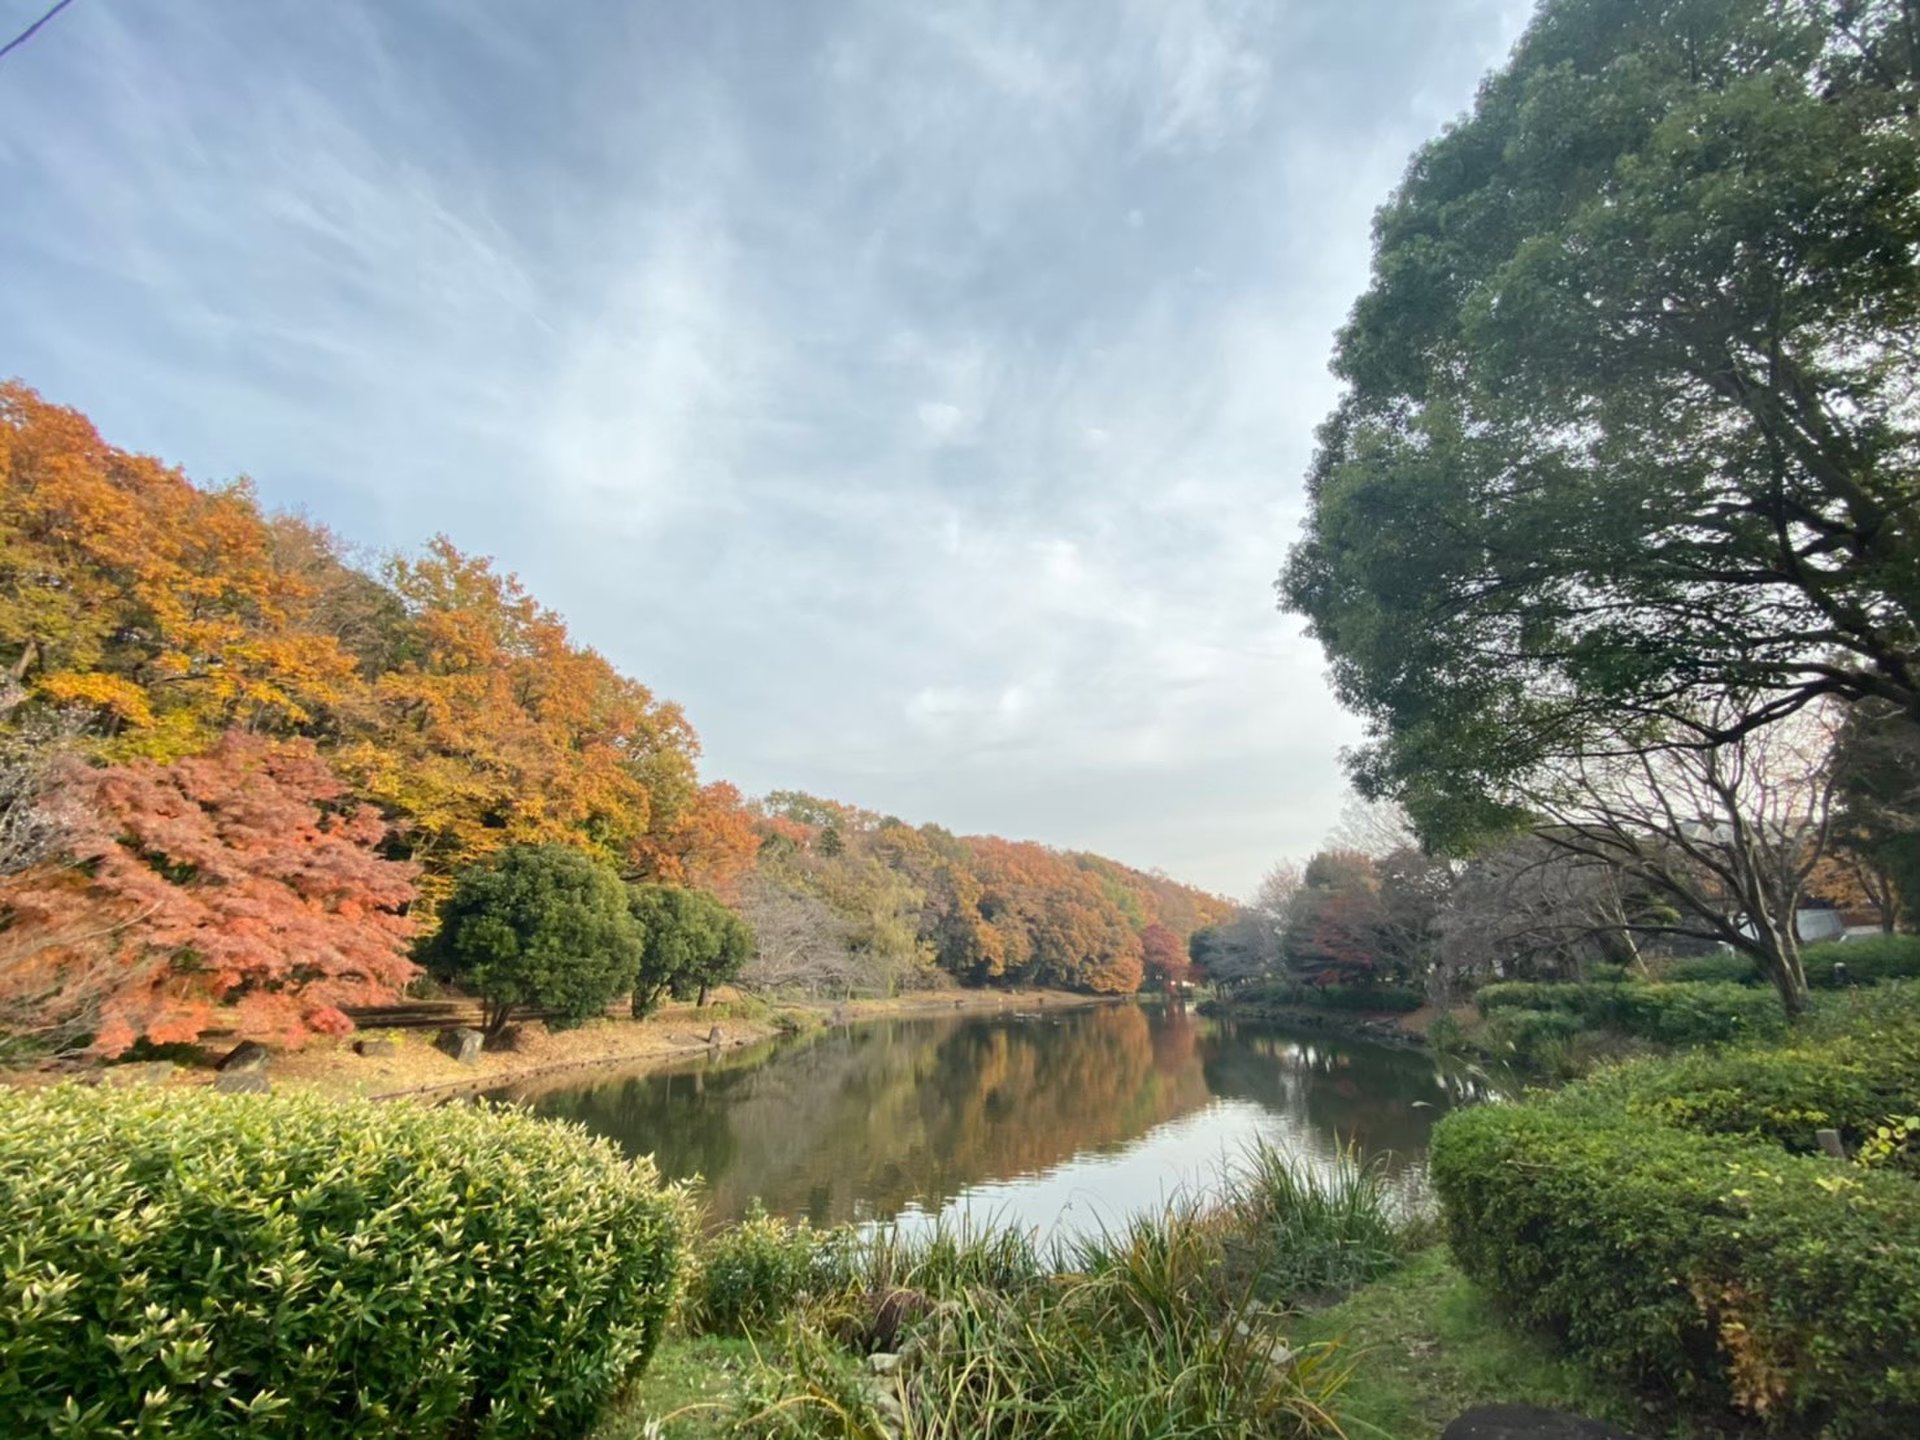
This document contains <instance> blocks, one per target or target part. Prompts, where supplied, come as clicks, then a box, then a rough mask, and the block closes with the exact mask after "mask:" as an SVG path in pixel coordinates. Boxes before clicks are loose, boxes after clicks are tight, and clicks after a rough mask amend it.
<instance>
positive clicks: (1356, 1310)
mask: <svg viewBox="0 0 1920 1440" xmlns="http://www.w3.org/2000/svg"><path fill="white" fill-rule="evenodd" d="M1342 1336H1344V1337H1345V1342H1346V1344H1345V1349H1346V1359H1347V1362H1348V1363H1349V1364H1351V1365H1352V1366H1353V1375H1352V1378H1351V1379H1350V1380H1349V1381H1348V1383H1347V1388H1346V1390H1345V1392H1344V1393H1343V1394H1342V1395H1341V1396H1340V1398H1339V1400H1338V1401H1336V1402H1335V1411H1336V1413H1337V1414H1338V1415H1339V1417H1340V1422H1341V1425H1342V1426H1343V1428H1344V1429H1345V1430H1346V1432H1347V1435H1348V1436H1349V1437H1350V1440H1380V1437H1386V1440H1432V1437H1434V1436H1436V1435H1438V1434H1439V1433H1440V1431H1441V1429H1442V1428H1443V1427H1444V1426H1445V1425H1446V1423H1447V1422H1448V1421H1449V1420H1451V1419H1453V1417H1454V1416H1456V1415H1458V1414H1459V1413H1460V1412H1461V1411H1462V1410H1465V1409H1467V1408H1468V1407H1470V1406H1473V1405H1482V1404H1495V1403H1500V1402H1509V1403H1514V1404H1530V1405H1544V1406H1548V1407H1550V1408H1553V1409H1557V1410H1572V1411H1575V1412H1577V1413H1579V1414H1583V1415H1590V1416H1593V1417H1595V1418H1597V1419H1602V1420H1611V1421H1613V1422H1614V1423H1615V1424H1617V1425H1621V1426H1623V1427H1625V1428H1626V1429H1629V1430H1633V1431H1635V1432H1636V1433H1638V1434H1642V1435H1646V1434H1654V1433H1661V1432H1660V1431H1658V1430H1657V1429H1656V1428H1654V1427H1653V1426H1652V1424H1651V1422H1650V1421H1649V1417H1648V1416H1647V1414H1646V1412H1645V1411H1644V1410H1643V1409H1642V1408H1641V1407H1640V1405H1639V1404H1638V1403H1637V1402H1636V1401H1635V1400H1633V1399H1632V1398H1631V1397H1630V1396H1628V1395H1627V1394H1626V1393H1625V1392H1624V1391H1621V1390H1619V1389H1615V1388H1613V1387H1610V1386H1608V1385H1606V1384H1605V1383H1604V1382H1602V1381H1600V1380H1597V1379H1595V1378H1594V1377H1593V1376H1591V1375H1589V1374H1588V1373H1587V1372H1586V1371H1585V1370H1583V1369H1582V1368H1581V1367H1580V1366H1579V1365H1577V1364H1575V1363H1574V1362H1573V1361H1571V1360H1569V1359H1566V1358H1565V1357H1562V1356H1559V1355H1556V1354H1554V1353H1553V1351H1551V1350H1550V1349H1548V1348H1547V1346H1546V1345H1545V1344H1544V1343H1543V1342H1541V1341H1539V1340H1537V1339H1535V1338H1533V1337H1531V1336H1527V1335H1522V1334H1518V1333H1516V1332H1514V1331H1512V1330H1510V1329H1509V1328H1508V1327H1507V1326H1506V1325H1505V1324H1504V1323H1503V1322H1502V1320H1501V1319H1500V1316H1499V1315H1498V1314H1497V1313H1495V1311H1494V1310H1493V1308H1492V1307H1491V1306H1490V1305H1489V1304H1488V1303H1487V1301H1486V1300H1485V1299H1484V1298H1482V1297H1481V1295H1480V1294H1479V1292H1478V1291H1476V1290H1475V1289H1474V1287H1473V1286H1472V1284H1470V1283H1469V1282H1468V1280H1467V1279H1466V1277H1465V1276H1463V1275H1462V1274H1461V1273H1460V1272H1459V1271H1458V1270H1457V1269H1455V1268H1454V1265H1453V1261H1452V1260H1451V1259H1450V1258H1449V1257H1448V1255H1447V1252H1446V1250H1445V1249H1444V1248H1442V1247H1439V1246H1435V1247H1434V1248H1432V1249H1429V1250H1423V1251H1421V1252H1420V1253H1419V1254H1418V1255H1415V1256H1414V1257H1413V1258H1412V1259H1410V1260H1409V1261H1408V1262H1407V1263H1406V1264H1405V1265H1404V1266H1403V1267H1402V1268H1400V1269H1399V1270H1397V1271H1395V1272H1394V1273H1393V1274H1391V1275H1389V1276H1387V1277H1386V1278H1385V1279H1383V1280H1377V1281H1375V1282H1374V1283H1373V1284H1371V1285H1368V1286H1366V1287H1364V1288H1362V1289H1360V1290H1357V1291H1355V1292H1354V1293H1353V1294H1352V1295H1349V1296H1348V1297H1347V1298H1346V1299H1345V1300H1342V1301H1341V1302H1340V1303H1339V1304H1337V1305H1332V1306H1329V1307H1328V1308H1326V1309H1324V1310H1318V1311H1314V1312H1312V1313H1310V1314H1308V1315H1305V1316H1303V1317H1301V1320H1300V1321H1299V1322H1298V1326H1297V1328H1296V1330H1295V1332H1294V1336H1293V1338H1294V1339H1295V1340H1296V1342H1297V1341H1322V1340H1334V1339H1338V1338H1340V1337H1342Z"/></svg>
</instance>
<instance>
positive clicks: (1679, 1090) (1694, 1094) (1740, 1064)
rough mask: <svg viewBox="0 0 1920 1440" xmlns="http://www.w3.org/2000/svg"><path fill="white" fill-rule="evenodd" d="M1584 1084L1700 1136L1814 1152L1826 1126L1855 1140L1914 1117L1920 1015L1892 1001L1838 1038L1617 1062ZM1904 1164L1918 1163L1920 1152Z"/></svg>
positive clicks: (1919, 1109)
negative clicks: (1887, 1009)
mask: <svg viewBox="0 0 1920 1440" xmlns="http://www.w3.org/2000/svg"><path fill="white" fill-rule="evenodd" d="M1582 1088H1583V1093H1585V1094H1587V1095H1589V1096H1593V1097H1596V1098H1604V1099H1607V1100H1609V1101H1612V1102H1614V1103H1617V1104H1619V1105H1620V1106H1622V1107H1623V1108H1624V1109H1625V1110H1626V1112H1627V1113H1629V1114H1632V1115H1638V1116H1645V1117H1648V1118H1651V1119H1654V1120H1658V1121H1661V1122H1663V1123H1666V1124H1671V1125H1675V1126H1678V1127H1680V1128H1682V1129H1686V1130H1695V1131H1698V1132H1700V1133H1702V1134H1713V1135H1753V1136H1758V1137H1761V1138H1764V1139H1766V1140H1768V1141H1771V1142H1772V1143H1773V1144H1776V1145H1779V1146H1781V1147H1782V1148H1783V1149H1786V1150H1790V1151H1794V1152H1797V1153H1800V1154H1814V1153H1816V1151H1817V1150H1818V1144H1817V1142H1816V1140H1815V1138H1814V1132H1815V1131H1816V1130H1820V1129H1823V1128H1831V1129H1835V1130H1838V1131H1839V1132H1840V1133H1841V1136H1842V1138H1843V1139H1844V1140H1845V1141H1846V1143H1847V1145H1848V1146H1849V1147H1854V1146H1857V1145H1859V1143H1860V1142H1861V1141H1862V1140H1864V1139H1865V1138H1866V1137H1867V1136H1868V1135H1870V1134H1871V1133H1872V1132H1873V1131H1874V1130H1875V1129H1876V1128H1877V1127H1879V1126H1880V1125H1883V1124H1885V1123H1886V1122H1887V1121H1889V1120H1890V1119H1894V1118H1897V1117H1901V1116H1907V1115H1920V1016H1915V1015H1914V1014H1913V1013H1912V1012H1911V1011H1909V1010H1903V1009H1901V1008H1897V1007H1896V1008H1894V1009H1892V1011H1891V1013H1889V1014H1887V1015H1886V1016H1884V1017H1881V1018H1878V1019H1875V1020H1872V1021H1868V1022H1865V1023H1862V1024H1860V1025H1858V1026H1857V1027H1856V1028H1853V1029H1850V1030H1848V1031H1847V1032H1846V1033H1845V1034H1844V1035H1842V1036H1837V1037H1836V1036H1815V1037H1812V1038H1809V1039H1807V1040H1804V1041H1801V1042H1799V1043H1796V1044H1792V1045H1788V1046H1785V1047H1782V1048H1779V1049H1767V1050H1744V1051H1733V1052H1729V1053H1724V1054H1715V1055H1685V1056H1680V1057H1678V1058H1676V1059H1673V1060H1665V1061H1660V1062H1656V1063H1643V1064H1634V1065H1622V1066H1619V1067H1617V1068H1616V1069H1614V1070H1611V1071H1608V1072H1606V1073H1604V1074H1602V1075H1599V1076H1596V1077H1595V1078H1594V1079H1593V1080H1592V1081H1590V1082H1588V1084H1587V1085H1586V1086H1584V1087H1582ZM1904 1163H1906V1164H1909V1165H1920V1156H1909V1157H1905V1159H1904Z"/></svg>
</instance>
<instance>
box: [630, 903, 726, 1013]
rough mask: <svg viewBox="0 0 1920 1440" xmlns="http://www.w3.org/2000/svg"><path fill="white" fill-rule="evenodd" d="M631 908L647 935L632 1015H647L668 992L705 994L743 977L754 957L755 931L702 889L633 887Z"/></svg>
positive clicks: (634, 993) (704, 995)
mask: <svg viewBox="0 0 1920 1440" xmlns="http://www.w3.org/2000/svg"><path fill="white" fill-rule="evenodd" d="M628 903H629V906H630V908H631V910H632V913H633V915H634V918H635V921H636V922H637V923H638V924H639V925H640V927H641V928H642V929H643V930H644V931H645V933H646V945H645V948H644V950H643V952H642V956H641V961H640V969H639V974H638V978H637V979H636V981H635V982H634V987H633V1013H634V1014H635V1015H646V1014H649V1013H650V1012H651V1011H652V1010H653V1008H654V1007H655V1006H656V1005H658V1004H659V1003H660V996H661V994H662V993H663V992H664V991H667V990H672V991H673V992H674V993H675V994H691V993H695V992H698V994H699V996H700V999H701V1001H702V1003H704V1002H705V1000H706V995H707V991H708V990H709V989H710V988H712V987H713V986H715V985H719V984H722V983H724V982H726V981H728V980H731V979H732V978H733V977H734V976H735V975H738V974H739V973H740V967H741V966H742V965H745V964H746V963H747V961H748V960H749V959H750V958H752V955H753V931H752V929H750V928H749V927H748V925H747V922H746V921H744V920H742V919H741V918H740V917H739V916H738V915H736V914H734V913H733V911H731V910H729V909H728V908H727V907H726V906H725V905H723V904H721V903H720V902H719V901H718V900H716V899H715V898H714V897H713V896H711V895H709V894H707V893H706V892H705V891H704V890H689V889H687V888H686V887H684V886H680V885H634V886H631V887H629V890H628Z"/></svg>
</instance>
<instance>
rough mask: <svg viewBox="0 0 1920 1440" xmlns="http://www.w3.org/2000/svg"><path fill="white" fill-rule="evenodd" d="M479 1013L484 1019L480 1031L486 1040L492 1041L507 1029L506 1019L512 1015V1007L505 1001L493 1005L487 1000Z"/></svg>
mask: <svg viewBox="0 0 1920 1440" xmlns="http://www.w3.org/2000/svg"><path fill="white" fill-rule="evenodd" d="M480 1013H481V1015H482V1016H483V1017H484V1018H483V1019H482V1021H481V1030H482V1032H483V1033H484V1034H485V1035H486V1037H487V1039H489V1040H492V1039H494V1038H496V1037H497V1036H498V1035H499V1034H500V1032H501V1031H502V1030H504V1029H506V1028H507V1017H508V1016H510V1015H512V1014H513V1005H512V1004H511V1003H510V1002H506V1001H502V1002H501V1003H499V1004H495V1003H494V1002H493V1001H491V1000H489V1001H486V1002H484V1003H483V1004H482V1005H481V1007H480Z"/></svg>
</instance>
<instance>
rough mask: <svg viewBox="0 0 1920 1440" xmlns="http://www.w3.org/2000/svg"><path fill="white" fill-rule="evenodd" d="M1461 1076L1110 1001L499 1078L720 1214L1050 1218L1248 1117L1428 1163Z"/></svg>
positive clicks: (1322, 1142) (1131, 1187)
mask: <svg viewBox="0 0 1920 1440" xmlns="http://www.w3.org/2000/svg"><path fill="white" fill-rule="evenodd" d="M1471 1096H1472V1086H1471V1085H1470V1084H1469V1083H1467V1082H1464V1081H1462V1080H1460V1079H1459V1078H1458V1077H1456V1076H1452V1075H1450V1074H1449V1073H1448V1072H1447V1071H1446V1070H1444V1069H1443V1068H1441V1067H1438V1066H1437V1065H1436V1064H1435V1062H1434V1061H1433V1060H1432V1059H1431V1058H1430V1057H1428V1056H1426V1055H1423V1054H1418V1053H1411V1052H1405V1051H1397V1050H1392V1049H1387V1048H1383V1047H1381V1046H1377V1045H1370V1044H1366V1043H1362V1042H1350V1041H1344V1040H1329V1039H1325V1038H1322V1037H1317V1036H1316V1037H1304V1036H1301V1035H1297V1034H1289V1033H1287V1032H1285V1031H1281V1030H1275V1029H1271V1028H1264V1027H1251V1026H1247V1025H1233V1024H1229V1023H1225V1022H1216V1021H1211V1020H1207V1019H1202V1018H1199V1017H1197V1016H1194V1015H1192V1014H1190V1013H1188V1012H1187V1011H1185V1010H1183V1009H1179V1008H1169V1009H1153V1008H1148V1007H1143V1006H1136V1005H1109V1006H1099V1007H1094V1008H1088V1009H1078V1010H1070V1011H1065V1012H1062V1013H1059V1014H1055V1015H1044V1016H1039V1017H1033V1018H1014V1017H1008V1016H967V1017H949V1018H944V1019H912V1020H880V1021H872V1022H867V1023H864V1024H859V1025H854V1026H850V1027H846V1028H840V1029H834V1030H829V1031H825V1032H823V1033H820V1034H817V1035H813V1036H809V1037H806V1038H803V1039H796V1040H790V1041H783V1042H776V1043H773V1044H769V1045H763V1046H757V1047H754V1048H753V1049H749V1050H738V1051H733V1052H729V1053H725V1054H721V1055H716V1056H714V1057H712V1058H711V1059H703V1060H700V1061H697V1062H693V1063H690V1064H687V1065H683V1066H679V1067H676V1068H674V1069H670V1070H664V1071H661V1070H655V1071H652V1072H650V1073H646V1074H638V1075H635V1074H629V1075H624V1076H620V1075H616V1076H611V1077H608V1076H600V1077H596V1078H593V1079H590V1080H585V1081H583V1080H581V1079H580V1078H579V1077H578V1076H577V1075H576V1076H568V1077H566V1078H565V1079H563V1080H561V1081H558V1082H554V1083H550V1084H547V1085H538V1084H534V1085H522V1086H516V1087H511V1088H509V1089H507V1090H503V1091H500V1092H496V1095H495V1098H501V1099H512V1100H519V1101H524V1102H526V1103H528V1104H530V1105H532V1106H533V1107H534V1108H535V1109H536V1110H538V1111H539V1112H540V1113H542V1114H545V1115H550V1116H555V1117H558V1118H564V1119H568V1120H574V1121H578V1122H580V1123H582V1124H584V1125H586V1126H587V1127H588V1128H589V1129H591V1130H594V1131H595V1132H597V1133H600V1134H604V1135H609V1136H612V1137H613V1138H614V1139H615V1140H616V1141H618V1142H619V1143H620V1144H621V1145H622V1146H623V1147H624V1148H625V1149H626V1150H627V1151H628V1152H629V1153H631V1154H647V1153H651V1154H652V1155H653V1156H654V1157H655V1159H656V1160H657V1162H658V1163H659V1165H660V1168H661V1171H662V1172H663V1173H664V1174H666V1175H668V1176H670V1177H674V1178H682V1177H688V1176H693V1175H700V1176H702V1177H704V1179H705V1181H706V1187H707V1194H708V1203H709V1207H710V1210H711V1212H712V1213H713V1215H714V1216H715V1218H717V1219H728V1218H733V1217H737V1216H738V1215H740V1214H742V1213H743V1212H744V1211H745V1210H746V1209H747V1208H748V1207H749V1205H750V1204H751V1203H752V1201H753V1200H754V1199H756V1198H758V1199H759V1200H760V1201H761V1202H762V1203H764V1204H765V1205H766V1207H767V1208H768V1209H769V1210H771V1211H773V1212H775V1213H778V1214H785V1215H789V1216H805V1217H807V1218H808V1219H810V1220H812V1221H814V1222H815V1223H816V1224H829V1223H833V1222H837V1221H842V1220H871V1219H889V1218H892V1217H893V1216H895V1215H897V1214H900V1213H901V1212H902V1211H908V1212H912V1213H937V1212H939V1211H941V1210H942V1209H950V1208H953V1207H955V1206H956V1205H958V1206H962V1207H964V1206H966V1205H967V1203H968V1202H969V1200H970V1199H971V1200H975V1201H976V1202H977V1203H976V1213H977V1208H978V1203H988V1204H990V1205H991V1206H992V1207H993V1208H994V1209H995V1211H996V1213H999V1212H1005V1214H1006V1216H1007V1218H1011V1219H1014V1220H1017V1221H1019V1222H1020V1223H1025V1224H1035V1225H1039V1226H1040V1227H1042V1228H1050V1227H1051V1225H1052V1223H1053V1220H1054V1219H1055V1218H1056V1217H1055V1215H1054V1214H1053V1213H1052V1212H1053V1211H1057V1210H1059V1209H1061V1208H1062V1207H1063V1206H1065V1205H1069V1204H1071V1203H1072V1198H1073V1197H1074V1196H1078V1195H1083V1194H1084V1195H1085V1196H1086V1197H1087V1198H1088V1199H1089V1201H1090V1202H1091V1203H1092V1204H1093V1205H1095V1206H1097V1207H1098V1208H1099V1209H1101V1210H1102V1211H1104V1212H1105V1213H1107V1214H1109V1215H1112V1214H1118V1213H1122V1212H1124V1211H1126V1210H1128V1209H1135V1208H1141V1207H1144V1206H1150V1205H1155V1204H1158V1203H1159V1202H1160V1201H1161V1199H1162V1198H1163V1197H1164V1196H1165V1195H1166V1194H1167V1193H1168V1192H1169V1191H1170V1190H1171V1189H1172V1188H1174V1187H1175V1186H1176V1185H1177V1184H1181V1183H1185V1182H1186V1181H1188V1180H1189V1179H1191V1178H1193V1176H1192V1175H1190V1174H1188V1173H1186V1172H1188V1171H1192V1170H1193V1169H1194V1168H1195V1166H1196V1165H1197V1164H1199V1163H1200V1162H1204V1161H1209V1160H1211V1161H1213V1162H1215V1163H1216V1164H1217V1162H1218V1161H1219V1159H1220V1158H1221V1157H1222V1156H1223V1155H1228V1156H1230V1155H1231V1154H1232V1153H1233V1152H1234V1151H1236V1150H1237V1149H1239V1148H1240V1147H1241V1146H1243V1145H1244V1144H1246V1143H1247V1142H1248V1141H1250V1140H1251V1139H1253V1138H1254V1137H1255V1136H1256V1135H1257V1136H1261V1137H1264V1138H1266V1139H1267V1140H1269V1141H1270V1142H1272V1143H1274V1144H1277V1145H1279V1146H1281V1147H1282V1148H1284V1149H1286V1150H1288V1151H1290V1152H1292V1153H1296V1154H1299V1155H1301V1156H1303V1157H1304V1158H1306V1159H1308V1160H1310V1161H1314V1162H1322V1163H1324V1162H1330V1161H1331V1159H1332V1157H1333V1155H1334V1154H1335V1152H1336V1150H1337V1148H1338V1146H1339V1145H1340V1143H1341V1142H1343V1141H1345V1140H1348V1139H1351V1140H1352V1141H1353V1142H1354V1143H1355V1144H1357V1145H1358V1146H1359V1147H1360V1149H1361V1150H1362V1151H1363V1152H1365V1153H1368V1154H1381V1153H1386V1152H1391V1154H1392V1156H1393V1160H1392V1163H1393V1164H1394V1165H1395V1166H1396V1167H1399V1168H1400V1169H1401V1170H1402V1171H1403V1172H1407V1173H1417V1171H1418V1169H1419V1167H1420V1165H1421V1162H1422V1161H1423V1159H1424V1156H1425V1152H1426V1143H1427V1134H1428V1131H1429V1130H1430V1129H1431V1127H1432V1124H1433V1122H1434V1120H1435V1119H1436V1118H1438V1116H1440V1115H1441V1114H1444V1113H1445V1112H1446V1110H1447V1109H1448V1107H1449V1106H1451V1105H1453V1104H1456V1103H1459V1102H1460V1101H1461V1100H1462V1099H1464V1098H1471ZM1063 1195H1064V1196H1067V1197H1068V1198H1066V1199H1062V1198H1061V1197H1062V1196H1063Z"/></svg>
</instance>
